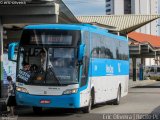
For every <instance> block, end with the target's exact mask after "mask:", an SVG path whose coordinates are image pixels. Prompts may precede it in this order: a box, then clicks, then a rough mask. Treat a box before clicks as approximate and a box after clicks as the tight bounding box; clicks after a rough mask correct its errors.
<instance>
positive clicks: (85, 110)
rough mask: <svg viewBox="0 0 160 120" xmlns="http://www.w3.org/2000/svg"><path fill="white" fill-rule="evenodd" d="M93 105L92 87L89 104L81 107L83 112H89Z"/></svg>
mask: <svg viewBox="0 0 160 120" xmlns="http://www.w3.org/2000/svg"><path fill="white" fill-rule="evenodd" d="M93 105H94V89H92V90H91V93H90V100H89V105H88V106H87V107H85V108H83V110H82V111H83V113H90V111H91V109H92V106H93Z"/></svg>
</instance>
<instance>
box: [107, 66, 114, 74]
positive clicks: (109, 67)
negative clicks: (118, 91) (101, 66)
mask: <svg viewBox="0 0 160 120" xmlns="http://www.w3.org/2000/svg"><path fill="white" fill-rule="evenodd" d="M106 73H107V74H113V73H114V68H113V66H111V65H106Z"/></svg>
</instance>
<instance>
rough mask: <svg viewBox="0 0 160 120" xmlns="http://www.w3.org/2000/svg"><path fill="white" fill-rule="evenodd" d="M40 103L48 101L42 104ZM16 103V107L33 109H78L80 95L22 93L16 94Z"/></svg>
mask: <svg viewBox="0 0 160 120" xmlns="http://www.w3.org/2000/svg"><path fill="white" fill-rule="evenodd" d="M42 101H50V102H49V103H42ZM16 102H17V104H18V105H25V106H35V107H53V108H79V107H80V94H79V93H77V94H70V95H60V96H43V95H42V96H41V95H31V94H27V93H23V92H16Z"/></svg>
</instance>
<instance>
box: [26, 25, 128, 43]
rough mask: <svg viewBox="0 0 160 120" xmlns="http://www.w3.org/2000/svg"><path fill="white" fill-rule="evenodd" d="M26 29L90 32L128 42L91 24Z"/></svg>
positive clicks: (42, 26) (27, 27) (39, 26)
mask: <svg viewBox="0 0 160 120" xmlns="http://www.w3.org/2000/svg"><path fill="white" fill-rule="evenodd" d="M24 29H63V30H84V31H90V32H95V33H98V34H102V35H106V36H109V37H111V38H115V39H119V40H124V41H128V40H127V39H126V37H123V36H118V35H115V34H112V33H109V32H108V30H107V29H104V28H100V27H98V26H93V25H91V24H40V25H28V26H26V27H25V28H24Z"/></svg>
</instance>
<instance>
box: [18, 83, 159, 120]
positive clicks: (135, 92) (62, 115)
mask: <svg viewBox="0 0 160 120" xmlns="http://www.w3.org/2000/svg"><path fill="white" fill-rule="evenodd" d="M17 112H18V120H28V119H30V120H63V119H65V120H67V119H68V120H75V119H76V120H97V119H98V120H103V119H122V118H125V119H127V118H128V119H141V118H142V116H143V117H144V118H147V119H149V118H152V119H155V120H159V119H160V116H158V113H160V82H154V83H153V84H151V85H145V86H139V87H135V88H130V89H129V94H128V95H127V96H126V97H124V98H122V99H121V104H120V105H118V106H117V105H109V104H101V105H97V106H96V107H95V108H94V109H93V110H92V111H91V113H90V114H83V113H82V112H80V111H79V112H73V111H69V110H53V109H52V110H51V109H50V110H45V111H44V112H43V113H42V114H41V115H38V116H37V115H34V114H33V112H32V109H31V108H25V109H22V108H21V109H19V110H18V111H17ZM115 113H123V114H118V115H117V114H115ZM133 113H147V114H150V116H148V115H147V116H144V115H143V114H142V115H141V114H140V115H139V114H133ZM151 114H154V115H151ZM158 117H159V118H158ZM145 120H146V119H145ZM149 120H150V119H149Z"/></svg>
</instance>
